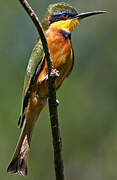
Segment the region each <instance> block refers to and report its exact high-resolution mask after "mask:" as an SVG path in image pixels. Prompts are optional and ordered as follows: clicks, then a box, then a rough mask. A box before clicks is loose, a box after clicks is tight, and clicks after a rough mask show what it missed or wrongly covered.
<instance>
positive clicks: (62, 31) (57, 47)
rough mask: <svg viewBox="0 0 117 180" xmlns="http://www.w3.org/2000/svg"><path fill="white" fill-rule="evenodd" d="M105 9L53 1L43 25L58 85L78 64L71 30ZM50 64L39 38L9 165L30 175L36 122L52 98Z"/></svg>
mask: <svg viewBox="0 0 117 180" xmlns="http://www.w3.org/2000/svg"><path fill="white" fill-rule="evenodd" d="M102 13H105V11H93V12H85V13H78V11H77V10H76V9H75V8H73V7H72V6H70V5H68V4H66V3H57V4H52V5H50V6H49V7H48V10H47V12H46V14H45V16H44V17H43V20H42V26H43V29H44V32H45V36H46V38H47V42H48V46H49V50H50V54H51V58H52V62H53V66H54V68H55V69H57V70H58V71H59V77H57V78H56V89H59V87H60V86H61V84H62V82H63V81H64V79H65V78H66V77H67V76H68V75H69V74H70V72H71V70H72V68H73V64H74V52H73V49H72V44H71V32H72V31H73V30H74V28H76V26H77V25H79V24H80V21H81V20H82V19H84V18H86V17H88V16H92V15H96V14H102ZM47 77H48V67H47V60H46V57H45V54H44V51H43V47H42V43H41V40H40V39H39V38H38V39H37V42H36V45H35V47H34V49H33V52H32V55H31V57H30V60H29V64H28V67H27V71H26V77H25V82H24V91H23V103H22V110H21V115H20V118H19V121H18V126H19V127H20V128H21V135H20V137H19V141H18V143H17V146H16V150H15V152H14V154H13V157H12V160H11V162H10V164H9V166H8V169H7V171H8V172H9V173H19V174H20V175H23V176H26V175H27V161H28V154H29V149H30V142H31V136H32V130H33V127H34V124H35V122H36V120H37V118H38V116H39V114H40V112H41V111H42V109H43V108H44V107H45V105H46V102H47V99H48V78H47Z"/></svg>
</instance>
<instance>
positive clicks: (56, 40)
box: [47, 27, 73, 87]
mask: <svg viewBox="0 0 117 180" xmlns="http://www.w3.org/2000/svg"><path fill="white" fill-rule="evenodd" d="M70 38H71V33H68V34H67V33H65V32H64V31H63V30H59V29H57V28H55V27H54V28H53V29H52V30H50V31H48V32H47V41H48V45H49V49H50V54H51V58H52V61H53V66H54V68H56V69H57V70H58V71H59V73H60V77H59V78H58V79H57V81H56V84H57V87H59V86H60V85H61V83H62V81H63V80H64V78H65V77H66V76H67V75H68V73H69V72H70V70H71V67H72V64H73V50H72V45H71V41H70Z"/></svg>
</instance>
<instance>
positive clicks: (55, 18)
mask: <svg viewBox="0 0 117 180" xmlns="http://www.w3.org/2000/svg"><path fill="white" fill-rule="evenodd" d="M77 14H78V13H70V14H69V13H67V12H63V13H59V14H56V15H55V14H53V15H51V16H50V18H49V21H50V24H52V23H54V22H57V21H60V20H65V19H66V18H67V19H68V18H72V17H74V16H75V15H77ZM64 15H68V16H67V17H65V16H64Z"/></svg>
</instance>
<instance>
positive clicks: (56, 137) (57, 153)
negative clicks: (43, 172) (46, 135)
mask: <svg viewBox="0 0 117 180" xmlns="http://www.w3.org/2000/svg"><path fill="white" fill-rule="evenodd" d="M19 1H20V3H21V4H22V6H23V7H24V9H25V10H26V12H27V13H28V15H29V16H30V18H31V19H32V21H33V23H34V24H35V26H36V28H37V31H38V33H39V35H40V38H41V41H42V45H43V49H44V52H45V55H46V58H47V64H48V102H49V112H50V121H51V129H52V137H53V147H54V165H55V174H56V180H64V173H63V170H64V168H63V161H62V156H61V137H60V129H59V123H58V112H57V105H58V103H57V100H56V87H55V79H56V77H57V76H58V75H59V74H58V72H57V71H56V69H53V66H52V60H51V57H50V53H49V48H48V44H47V40H46V38H45V35H44V31H43V28H42V25H41V23H40V21H39V19H38V17H37V15H36V14H35V12H34V11H33V9H32V8H31V6H30V5H29V4H28V2H27V1H26V0H19Z"/></svg>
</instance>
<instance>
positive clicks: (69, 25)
mask: <svg viewBox="0 0 117 180" xmlns="http://www.w3.org/2000/svg"><path fill="white" fill-rule="evenodd" d="M79 23H80V21H79V20H78V19H68V20H61V21H57V22H54V23H52V24H51V25H50V26H51V27H56V28H58V29H62V30H65V31H67V32H72V31H73V30H74V29H75V28H76V26H77V25H78V24H79Z"/></svg>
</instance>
